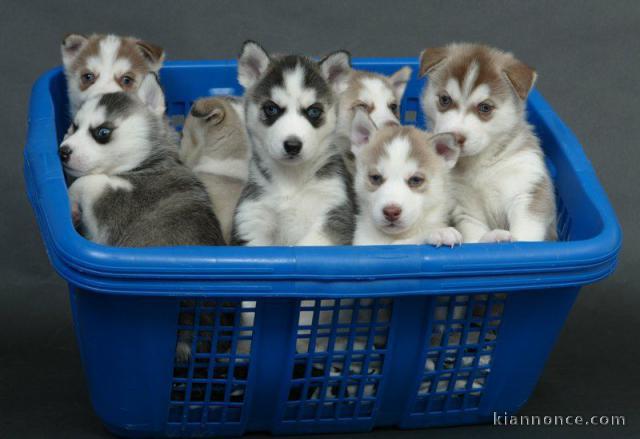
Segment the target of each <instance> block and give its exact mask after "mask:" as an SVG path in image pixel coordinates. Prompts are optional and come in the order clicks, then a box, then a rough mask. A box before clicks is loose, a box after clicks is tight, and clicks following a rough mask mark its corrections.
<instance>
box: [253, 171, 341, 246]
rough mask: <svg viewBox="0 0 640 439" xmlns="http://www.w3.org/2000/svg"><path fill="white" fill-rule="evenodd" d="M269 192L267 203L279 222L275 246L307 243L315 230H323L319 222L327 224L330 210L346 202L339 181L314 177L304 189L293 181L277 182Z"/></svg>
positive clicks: (275, 235) (271, 186) (277, 222)
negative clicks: (307, 238) (306, 238)
mask: <svg viewBox="0 0 640 439" xmlns="http://www.w3.org/2000/svg"><path fill="white" fill-rule="evenodd" d="M267 193H268V195H267V196H265V198H264V200H263V202H264V204H265V205H266V206H272V211H273V214H274V220H275V222H276V224H275V225H276V228H275V233H274V243H275V244H278V245H297V244H300V243H301V242H303V240H304V239H305V237H306V236H308V234H309V232H310V231H311V229H313V228H316V227H320V226H319V225H318V224H319V223H321V224H324V222H325V221H324V220H325V218H326V215H327V214H328V213H329V211H330V210H331V209H332V208H333V207H335V206H338V205H340V204H342V203H343V202H344V201H345V199H346V195H345V193H344V187H343V182H342V181H341V180H340V179H339V178H329V179H322V180H320V179H317V178H314V179H313V180H311V181H309V182H307V183H305V184H303V185H302V186H298V185H297V184H295V183H294V182H291V181H279V182H277V183H275V182H274V183H273V184H271V185H270V186H269V187H268V188H267ZM318 232H319V231H318ZM306 244H314V243H306ZM316 244H321V243H320V242H318V243H316Z"/></svg>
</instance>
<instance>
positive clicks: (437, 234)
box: [427, 227, 462, 247]
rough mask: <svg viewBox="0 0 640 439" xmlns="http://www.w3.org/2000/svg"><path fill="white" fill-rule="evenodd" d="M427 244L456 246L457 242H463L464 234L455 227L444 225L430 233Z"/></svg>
mask: <svg viewBox="0 0 640 439" xmlns="http://www.w3.org/2000/svg"><path fill="white" fill-rule="evenodd" d="M427 244H431V245H435V246H436V247H440V246H443V245H446V246H449V247H454V246H455V245H456V244H457V245H461V244H462V235H461V234H460V232H458V230H456V229H455V228H453V227H443V228H441V229H437V230H434V231H433V232H431V233H430V234H429V237H428V238H427Z"/></svg>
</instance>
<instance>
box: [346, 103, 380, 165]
mask: <svg viewBox="0 0 640 439" xmlns="http://www.w3.org/2000/svg"><path fill="white" fill-rule="evenodd" d="M353 111H355V115H354V116H353V121H352V122H351V135H350V139H351V152H353V154H354V155H355V156H356V157H357V156H358V154H359V153H360V151H361V150H362V147H363V146H365V145H368V144H369V142H370V141H371V138H372V137H373V135H374V134H375V132H376V131H377V130H378V129H377V128H376V125H375V124H374V123H373V121H372V120H371V118H370V117H369V114H368V113H367V112H366V111H365V110H362V109H359V108H356V109H354V110H353Z"/></svg>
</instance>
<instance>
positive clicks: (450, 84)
mask: <svg viewBox="0 0 640 439" xmlns="http://www.w3.org/2000/svg"><path fill="white" fill-rule="evenodd" d="M445 89H446V90H447V93H449V96H451V99H453V100H455V101H459V100H460V99H462V97H463V96H462V91H461V90H460V84H459V83H458V80H457V79H456V78H449V79H448V80H447V84H446V86H445Z"/></svg>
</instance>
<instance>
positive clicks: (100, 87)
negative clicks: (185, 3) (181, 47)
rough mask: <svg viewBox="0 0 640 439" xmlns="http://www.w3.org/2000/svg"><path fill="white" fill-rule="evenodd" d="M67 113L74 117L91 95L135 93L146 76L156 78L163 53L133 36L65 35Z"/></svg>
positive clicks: (63, 44)
mask: <svg viewBox="0 0 640 439" xmlns="http://www.w3.org/2000/svg"><path fill="white" fill-rule="evenodd" d="M61 51H62V62H63V64H64V73H65V76H66V78H67V92H68V94H69V110H70V113H71V116H72V117H73V116H75V114H76V112H77V111H78V108H80V106H81V105H82V103H83V102H84V101H86V100H88V99H89V98H92V97H94V96H97V95H100V94H105V93H116V92H120V91H125V92H135V91H136V90H137V89H138V88H139V87H140V84H141V83H142V81H143V80H144V79H145V78H146V77H147V75H148V74H149V73H155V74H156V75H157V73H158V71H159V70H160V67H162V62H163V60H164V50H162V48H160V47H158V46H156V45H155V44H152V43H149V42H147V41H143V40H140V39H138V38H134V37H121V36H117V35H99V34H94V35H91V36H88V37H87V36H85V35H80V34H69V35H67V36H66V37H65V38H64V40H62V46H61Z"/></svg>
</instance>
